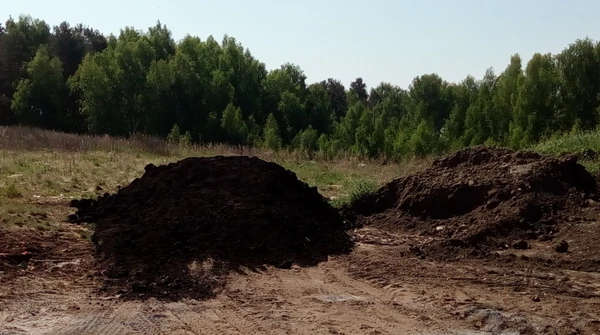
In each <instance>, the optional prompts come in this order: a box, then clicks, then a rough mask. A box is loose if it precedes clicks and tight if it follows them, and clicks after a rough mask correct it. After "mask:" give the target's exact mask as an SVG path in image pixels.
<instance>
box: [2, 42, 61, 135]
mask: <svg viewBox="0 0 600 335" xmlns="http://www.w3.org/2000/svg"><path fill="white" fill-rule="evenodd" d="M26 72H27V77H26V78H24V79H21V80H20V81H19V83H18V85H17V90H16V92H15V93H14V95H13V100H12V104H11V108H12V110H13V112H14V113H15V115H17V117H18V118H19V120H21V123H22V124H24V125H28V126H36V127H40V128H47V129H54V130H63V129H64V126H65V125H66V122H67V120H66V115H64V106H63V99H64V96H65V95H66V90H65V82H64V79H63V73H62V64H61V62H60V60H58V58H51V57H50V54H49V53H48V49H47V48H46V47H45V46H43V45H42V46H40V47H39V49H38V51H37V52H36V54H35V57H34V58H33V59H32V60H31V62H29V63H28V64H27V67H26Z"/></svg>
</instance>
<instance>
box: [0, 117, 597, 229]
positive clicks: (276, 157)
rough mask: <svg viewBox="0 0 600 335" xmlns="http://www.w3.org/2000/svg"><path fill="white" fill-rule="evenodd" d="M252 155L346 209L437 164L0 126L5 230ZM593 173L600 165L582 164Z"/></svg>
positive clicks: (557, 150)
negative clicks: (152, 178)
mask: <svg viewBox="0 0 600 335" xmlns="http://www.w3.org/2000/svg"><path fill="white" fill-rule="evenodd" d="M595 148H600V132H591V133H583V134H577V135H569V136H564V137H560V138H555V139H553V140H551V141H548V142H544V143H540V144H538V145H536V146H533V147H532V148H531V149H532V150H534V151H538V152H541V153H544V154H550V155H557V154H561V153H564V152H580V151H582V150H584V149H595ZM213 155H248V156H257V157H260V158H262V159H264V160H268V161H273V162H276V163H279V164H281V165H282V166H284V167H286V168H288V169H290V170H292V171H294V172H295V173H296V174H297V176H298V178H300V179H301V180H302V181H304V182H306V183H308V184H309V185H311V186H316V187H317V188H318V189H319V191H320V192H321V194H323V195H324V196H326V197H328V198H329V199H331V203H332V204H333V205H335V206H339V205H341V204H343V203H345V202H348V201H350V200H351V199H352V198H353V197H355V196H357V195H358V194H361V193H364V192H366V191H369V190H373V189H375V188H377V187H378V186H380V185H382V184H384V183H386V182H388V181H391V180H392V179H394V178H398V177H401V176H404V175H407V174H410V173H414V172H416V171H419V170H422V169H423V168H425V167H426V166H427V165H428V164H429V163H430V162H431V160H432V158H430V159H421V160H413V161H407V162H403V163H389V162H388V163H383V162H377V161H363V160H360V159H358V158H355V157H345V158H340V159H336V160H325V159H310V158H308V157H306V156H304V155H300V154H297V153H291V152H276V153H275V152H272V151H268V150H263V149H252V148H237V147H231V146H225V145H209V146H186V147H182V146H178V145H173V144H169V143H167V142H165V141H162V140H159V139H155V138H151V137H145V136H137V137H134V138H132V139H116V138H111V137H108V136H101V137H96V136H78V135H72V134H63V133H56V132H51V131H44V130H39V129H32V128H23V127H0V157H1V160H0V227H2V226H4V227H8V226H15V225H16V226H23V225H26V226H29V227H33V228H35V229H41V230H45V229H60V225H61V222H64V220H65V218H66V216H67V215H68V214H69V211H71V209H70V208H69V207H68V206H66V204H68V202H69V201H70V200H71V199H73V198H81V197H94V196H97V195H100V194H103V193H105V192H114V191H116V190H117V187H118V186H126V185H128V184H129V183H130V182H131V181H132V180H133V179H134V178H136V177H139V176H141V175H142V174H143V171H144V166H146V165H147V164H149V163H153V164H155V165H158V164H165V163H169V162H175V161H178V160H180V159H182V158H185V157H190V156H213ZM582 163H583V164H584V165H585V166H586V167H587V168H588V170H590V171H592V172H599V171H600V161H598V160H597V159H596V160H587V161H583V162H582Z"/></svg>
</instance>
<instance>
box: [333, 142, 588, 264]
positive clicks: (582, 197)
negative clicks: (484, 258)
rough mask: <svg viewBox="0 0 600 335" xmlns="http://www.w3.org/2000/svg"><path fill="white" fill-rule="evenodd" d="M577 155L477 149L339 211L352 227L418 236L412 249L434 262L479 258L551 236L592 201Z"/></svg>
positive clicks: (393, 182) (434, 164) (586, 179)
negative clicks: (558, 155)
mask: <svg viewBox="0 0 600 335" xmlns="http://www.w3.org/2000/svg"><path fill="white" fill-rule="evenodd" d="M595 193H596V182H595V179H594V177H593V176H592V175H590V174H589V173H588V172H587V171H586V170H585V168H584V167H583V166H582V165H580V164H578V163H577V157H576V156H573V155H566V156H563V157H560V158H550V157H543V156H541V155H538V154H536V153H533V152H527V151H521V152H514V151H511V150H508V149H500V148H493V147H475V148H470V149H466V150H462V151H459V152H456V153H455V154H453V155H450V156H448V157H445V158H443V159H439V160H436V161H435V162H434V163H433V164H432V166H431V167H430V168H428V169H426V170H425V171H422V172H420V173H417V174H415V175H411V176H408V177H404V178H399V179H396V180H394V181H392V182H391V183H389V184H387V185H385V186H384V187H382V188H381V189H379V190H378V191H376V192H374V193H373V194H369V195H366V196H364V197H362V198H360V199H358V200H357V201H355V202H354V203H352V204H350V205H349V206H347V207H346V208H344V209H343V212H344V213H345V215H346V216H347V217H348V218H349V219H350V220H351V221H353V222H355V223H356V224H358V225H372V226H375V227H378V228H383V229H386V230H391V231H396V232H408V233H411V234H417V235H420V236H422V239H420V240H421V243H419V244H418V245H415V246H413V248H412V251H414V252H416V253H418V254H426V255H428V256H432V257H436V258H446V259H450V258H456V257H457V256H463V255H469V254H470V255H482V254H486V253H487V252H488V251H490V250H498V249H502V248H507V247H514V248H526V247H527V241H526V240H527V239H532V238H539V237H541V238H544V236H548V235H549V234H552V233H553V232H554V231H555V229H556V224H557V222H559V221H561V220H563V219H566V218H567V217H568V216H571V215H577V211H578V210H579V209H580V208H581V206H586V205H587V204H589V203H591V200H590V198H593V197H595Z"/></svg>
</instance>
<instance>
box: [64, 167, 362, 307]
mask: <svg viewBox="0 0 600 335" xmlns="http://www.w3.org/2000/svg"><path fill="white" fill-rule="evenodd" d="M72 206H74V207H77V208H78V211H77V212H76V214H74V215H72V217H71V221H73V222H94V223H95V225H96V227H95V235H94V236H93V240H94V241H95V243H96V244H97V251H98V252H99V254H100V255H102V260H103V261H102V264H101V265H102V266H104V267H107V268H108V269H109V271H108V273H107V274H108V276H109V277H112V278H113V279H114V280H115V281H116V284H117V287H123V285H125V284H126V286H125V287H126V292H125V293H140V294H142V295H144V296H156V297H162V298H176V297H178V296H181V295H186V296H192V297H204V296H207V295H210V294H211V293H212V292H214V289H215V288H216V287H215V286H218V285H220V284H222V282H223V281H222V280H221V279H222V277H221V276H224V275H225V274H226V273H227V270H230V269H236V268H239V267H240V266H246V267H249V268H253V267H260V266H262V265H263V264H270V265H275V266H281V267H289V266H291V265H292V264H293V263H295V264H298V265H310V264H315V263H317V262H319V261H322V260H325V259H326V258H327V255H330V254H335V253H343V252H347V251H349V250H350V248H351V243H350V241H349V237H348V236H347V235H346V233H345V232H344V226H343V221H342V219H341V217H340V216H339V214H338V213H337V211H336V210H335V209H333V208H332V207H331V206H330V205H329V204H328V203H327V201H326V200H325V198H324V197H322V196H321V195H320V194H319V193H318V192H317V189H316V188H311V187H309V186H308V185H306V184H305V183H303V182H301V181H299V180H298V179H297V178H296V175H295V174H294V173H292V172H290V171H288V170H286V169H284V168H283V167H281V166H279V165H277V164H275V163H268V162H265V161H262V160H260V159H258V158H249V157H240V156H236V157H211V158H187V159H184V160H182V161H179V162H177V163H172V164H169V165H165V166H159V167H156V166H153V165H148V166H147V167H146V172H145V173H144V175H143V176H142V177H141V178H138V179H136V180H134V181H133V182H132V183H131V184H130V185H128V186H127V187H124V188H122V189H120V190H119V191H118V192H117V193H116V194H113V195H108V194H106V195H105V196H103V197H101V198H99V199H98V200H95V201H92V200H78V201H73V203H72ZM136 295H137V294H136Z"/></svg>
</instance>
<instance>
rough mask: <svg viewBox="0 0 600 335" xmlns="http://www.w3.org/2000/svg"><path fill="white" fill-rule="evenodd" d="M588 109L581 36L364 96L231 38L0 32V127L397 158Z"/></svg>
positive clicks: (504, 140) (589, 118)
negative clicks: (501, 66)
mask: <svg viewBox="0 0 600 335" xmlns="http://www.w3.org/2000/svg"><path fill="white" fill-rule="evenodd" d="M599 107H600V44H599V43H597V42H594V41H592V40H590V39H588V38H586V39H581V40H577V41H575V42H574V43H573V44H571V45H569V46H568V47H567V48H565V49H564V50H563V51H562V52H561V53H560V54H556V55H552V54H535V55H534V56H533V57H532V59H531V60H529V62H528V63H527V64H526V66H525V67H524V68H523V62H522V59H521V58H520V56H519V55H514V56H512V57H511V59H510V64H509V65H508V66H507V67H506V69H505V70H504V71H503V72H502V73H499V74H496V73H495V72H494V71H493V70H492V69H488V70H487V72H486V74H485V75H484V77H483V78H481V79H475V78H473V77H472V76H467V77H466V78H465V79H464V80H462V81H461V82H459V83H449V82H446V81H444V80H443V79H442V78H440V77H439V76H438V75H436V74H425V75H422V76H419V77H417V78H415V79H414V80H413V81H412V84H411V85H410V87H409V88H408V89H402V88H400V87H398V86H394V85H392V84H390V83H385V82H384V83H381V84H379V85H378V86H376V87H374V88H372V89H371V90H369V91H368V90H367V89H366V85H365V83H364V82H363V80H362V79H361V78H357V79H356V80H355V81H353V82H352V83H350V85H349V87H348V88H346V87H345V86H344V85H343V84H342V83H341V82H340V81H338V80H336V79H333V78H329V79H327V80H323V81H321V82H317V83H312V84H308V83H306V76H305V75H304V73H303V71H302V70H301V68H300V67H299V66H297V65H295V64H290V63H286V64H283V65H282V66H281V67H279V68H277V69H275V70H272V71H267V70H266V67H265V64H263V63H261V62H260V61H259V60H257V59H255V58H254V57H253V56H252V54H251V53H250V51H249V50H248V49H246V48H244V47H243V46H242V45H241V44H240V43H239V42H238V41H236V40H235V38H233V37H229V36H225V37H224V38H223V39H222V41H221V42H218V41H216V40H215V39H214V38H213V37H212V36H209V37H208V38H207V39H206V40H201V39H200V38H198V37H194V36H189V35H188V36H186V37H185V38H183V39H182V40H181V41H178V42H177V41H175V40H174V39H173V38H172V36H171V32H170V31H169V30H168V29H167V28H166V27H165V26H164V25H162V24H160V23H158V24H157V25H156V26H153V27H150V28H149V29H148V30H147V31H145V32H143V31H138V30H135V29H133V28H130V27H127V28H125V29H123V30H121V32H120V34H119V35H118V36H114V35H110V36H104V35H102V34H101V33H100V32H98V31H97V30H94V29H92V28H89V27H87V26H84V25H82V24H79V25H76V26H70V25H69V24H68V23H66V22H64V23H61V24H60V25H58V26H55V27H53V28H50V26H49V25H48V24H46V23H45V22H44V21H41V20H38V19H33V18H31V17H29V16H21V17H19V19H18V20H14V19H12V18H10V19H8V20H7V21H6V23H5V24H4V25H0V122H1V123H2V124H4V125H10V124H20V125H28V126H35V127H41V128H46V129H53V130H60V131H66V132H75V133H92V134H110V135H117V136H128V135H130V134H133V133H145V134H149V135H157V136H161V137H166V138H170V139H172V140H180V139H181V138H183V139H185V140H187V141H192V142H196V143H207V142H219V143H229V144H232V145H253V146H265V147H268V148H271V149H274V150H278V149H282V148H290V149H295V150H302V151H307V152H320V153H322V154H325V155H327V156H330V157H332V156H335V155H336V154H340V153H346V154H353V155H360V156H367V157H378V156H384V157H386V158H389V159H402V158H406V157H413V156H421V155H426V154H431V153H439V152H443V151H445V150H448V149H455V148H460V147H464V146H469V145H477V144H500V145H505V146H510V147H513V148H522V147H525V146H528V145H530V144H532V143H535V142H537V141H539V140H541V139H544V138H547V137H551V136H553V135H556V134H560V133H564V132H570V131H579V130H589V129H594V128H596V127H597V126H598V123H599V122H600V118H599V115H600V114H599V112H600V108H599Z"/></svg>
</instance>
